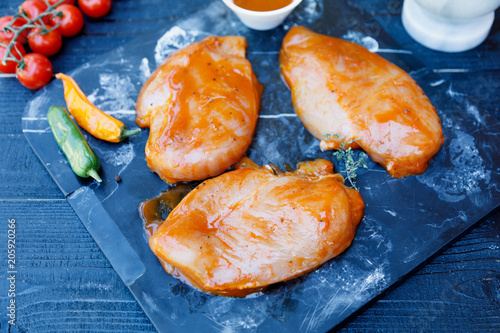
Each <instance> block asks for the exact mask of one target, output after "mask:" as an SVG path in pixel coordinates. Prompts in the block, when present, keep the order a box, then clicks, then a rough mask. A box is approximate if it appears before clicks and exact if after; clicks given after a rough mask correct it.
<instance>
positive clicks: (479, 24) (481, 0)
mask: <svg viewBox="0 0 500 333" xmlns="http://www.w3.org/2000/svg"><path fill="white" fill-rule="evenodd" d="M498 6H500V0H405V2H404V4H403V13H402V20H403V26H404V27H405V29H406V31H407V32H408V33H409V34H410V36H411V37H412V38H413V39H415V40H416V41H417V42H419V43H420V44H422V45H424V46H426V47H428V48H430V49H433V50H437V51H443V52H462V51H467V50H470V49H472V48H474V47H476V46H478V45H479V44H481V43H482V42H483V41H484V40H485V39H486V37H487V36H488V33H489V31H490V29H491V26H492V25H493V21H494V19H495V9H496V8H497V7H498Z"/></svg>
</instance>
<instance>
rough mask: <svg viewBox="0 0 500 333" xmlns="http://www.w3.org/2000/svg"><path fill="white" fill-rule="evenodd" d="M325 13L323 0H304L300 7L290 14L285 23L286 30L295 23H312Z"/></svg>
mask: <svg viewBox="0 0 500 333" xmlns="http://www.w3.org/2000/svg"><path fill="white" fill-rule="evenodd" d="M322 15H323V1H321V0H304V1H302V3H301V4H300V5H299V7H298V8H297V9H296V10H294V11H293V12H292V14H290V16H289V17H288V18H287V19H286V21H285V23H284V28H285V30H288V29H289V28H290V27H291V26H294V25H306V26H307V25H311V24H313V23H314V22H316V20H317V19H318V18H320V17H321V16H322Z"/></svg>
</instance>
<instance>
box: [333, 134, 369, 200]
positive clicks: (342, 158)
mask: <svg viewBox="0 0 500 333" xmlns="http://www.w3.org/2000/svg"><path fill="white" fill-rule="evenodd" d="M324 137H325V139H326V140H331V139H335V140H341V139H342V135H340V134H338V133H335V134H325V135H324ZM358 140H359V138H355V139H352V140H348V141H347V142H341V143H340V149H337V150H336V151H335V152H334V153H333V156H335V157H336V158H337V161H339V162H343V164H344V166H345V170H342V171H341V173H343V174H345V178H346V179H347V180H348V181H349V183H350V184H351V186H352V187H353V188H354V189H355V190H359V189H358V187H357V185H356V177H357V176H358V175H357V171H358V169H359V168H365V169H367V168H368V165H367V164H366V158H367V157H368V155H367V154H366V153H365V152H361V153H360V154H359V156H358V158H357V160H356V159H355V154H354V151H353V150H352V149H351V147H349V148H347V149H346V148H345V147H346V145H350V144H351V143H353V142H355V141H358Z"/></svg>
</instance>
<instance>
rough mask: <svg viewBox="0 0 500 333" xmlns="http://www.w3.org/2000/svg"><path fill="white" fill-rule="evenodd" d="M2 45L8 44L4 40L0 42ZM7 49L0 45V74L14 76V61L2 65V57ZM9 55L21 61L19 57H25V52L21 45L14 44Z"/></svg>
mask: <svg viewBox="0 0 500 333" xmlns="http://www.w3.org/2000/svg"><path fill="white" fill-rule="evenodd" d="M0 43H2V44H5V45H6V44H8V43H9V42H8V41H6V40H0ZM6 50H7V49H6V48H5V47H3V46H1V45H0V72H2V73H4V74H14V73H15V72H16V67H17V62H15V61H12V60H10V61H7V63H6V64H5V65H2V61H3V57H4V56H5V51H6ZM11 54H12V55H13V56H14V57H15V58H16V59H17V60H19V61H21V55H23V56H24V55H25V54H26V51H25V50H24V47H23V45H22V44H21V43H19V42H16V44H14V47H13V48H12V50H11Z"/></svg>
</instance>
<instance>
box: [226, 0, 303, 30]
mask: <svg viewBox="0 0 500 333" xmlns="http://www.w3.org/2000/svg"><path fill="white" fill-rule="evenodd" d="M222 1H223V2H224V4H226V6H228V7H229V9H231V10H232V11H233V12H234V13H235V14H236V16H238V18H239V19H240V20H241V22H243V24H244V25H246V26H247V27H249V28H251V29H254V30H271V29H274V28H276V27H277V26H279V25H280V24H281V23H283V21H284V20H285V18H286V17H287V16H288V15H290V13H291V12H292V11H293V10H294V9H295V7H297V6H298V5H299V4H300V3H301V2H302V0H292V1H291V2H290V3H289V4H287V5H285V6H284V7H282V8H279V9H275V10H267V11H257V10H249V9H244V8H242V7H240V6H237V5H236V4H235V0H222ZM268 1H272V0H268Z"/></svg>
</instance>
